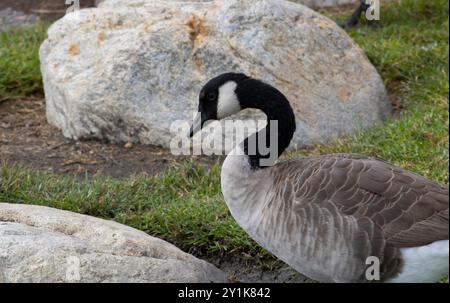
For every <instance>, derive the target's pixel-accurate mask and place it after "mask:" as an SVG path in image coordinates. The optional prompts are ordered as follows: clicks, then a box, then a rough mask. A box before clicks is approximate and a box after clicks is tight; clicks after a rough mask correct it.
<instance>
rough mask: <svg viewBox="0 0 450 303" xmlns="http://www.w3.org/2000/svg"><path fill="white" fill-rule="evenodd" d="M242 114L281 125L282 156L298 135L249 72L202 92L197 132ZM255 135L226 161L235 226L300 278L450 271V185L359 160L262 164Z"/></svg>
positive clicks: (398, 277)
mask: <svg viewBox="0 0 450 303" xmlns="http://www.w3.org/2000/svg"><path fill="white" fill-rule="evenodd" d="M245 108H256V109H260V110H262V111H263V112H264V113H265V114H266V115H267V118H268V120H269V121H270V120H276V121H278V132H277V134H276V135H278V144H277V146H276V147H278V151H279V154H281V153H282V152H283V151H284V150H285V149H286V147H287V146H288V145H289V142H290V141H291V139H292V136H293V134H294V131H295V116H294V113H293V111H292V108H291V106H290V104H289V102H288V100H287V99H286V97H285V96H284V95H283V94H282V93H281V92H280V91H278V90H277V89H275V88H274V87H272V86H270V85H268V84H266V83H263V82H262V81H259V80H256V79H252V78H250V77H247V76H246V75H244V74H237V73H227V74H223V75H220V76H218V77H216V78H213V79H212V80H210V81H209V82H208V83H207V84H206V85H205V86H204V87H203V89H202V90H201V92H200V97H199V113H198V116H197V117H196V119H195V121H194V124H193V125H192V127H191V129H190V136H191V137H192V136H193V135H194V134H195V133H196V132H197V131H199V130H200V129H201V128H202V127H203V126H204V125H205V123H206V121H208V120H220V119H223V118H225V117H227V116H230V115H232V114H235V113H237V112H239V111H240V110H242V109H245ZM262 131H263V130H261V131H260V133H261V132H262ZM265 131H266V133H265V134H270V124H268V126H266V128H265ZM256 136H257V135H256ZM250 139H251V137H249V138H246V139H245V140H244V142H243V143H242V144H239V145H237V146H236V147H235V149H234V150H233V152H232V153H230V154H229V155H228V156H227V158H226V159H225V161H224V163H223V166H222V172H221V186H222V192H223V196H224V198H225V201H226V203H227V205H228V207H229V209H230V211H231V214H232V215H233V217H234V218H235V220H236V221H237V223H238V224H239V225H240V226H241V227H242V228H243V229H244V230H245V231H246V232H247V233H248V234H249V235H250V236H251V237H252V238H253V239H254V240H255V241H256V242H257V243H259V244H260V245H261V246H262V247H265V248H266V249H267V250H269V251H270V252H272V253H273V254H274V255H275V256H277V257H278V258H279V259H281V260H283V261H284V262H286V263H287V264H289V265H290V266H291V267H293V268H294V269H296V270H297V271H298V272H300V273H302V274H304V275H306V276H308V277H310V278H312V279H315V280H318V281H322V282H364V281H367V279H366V271H367V266H368V265H366V261H367V260H368V258H369V257H372V258H373V257H376V258H378V260H379V262H380V264H381V265H380V280H381V281H388V282H435V281H438V280H439V279H440V278H441V277H442V276H444V275H445V274H448V252H449V246H448V233H449V221H448V204H449V200H448V188H445V187H443V186H441V185H439V184H437V183H435V182H433V181H430V180H427V179H425V178H423V177H421V176H418V175H416V174H414V173H411V172H409V171H406V170H403V169H401V168H398V167H395V166H392V165H390V164H388V163H386V162H383V161H381V160H377V159H373V158H368V157H364V156H360V155H352V154H336V155H324V156H320V157H309V158H298V159H293V160H289V161H284V162H279V163H276V164H275V165H273V166H268V167H264V166H261V165H260V163H261V161H260V160H262V159H263V158H267V155H266V156H263V153H260V152H259V150H258V151H257V152H256V153H254V154H253V155H251V154H250V153H249V152H248V151H249V142H250V141H249V140H250ZM242 151H245V153H242ZM239 152H241V154H239ZM271 152H272V147H271ZM249 154H250V155H249Z"/></svg>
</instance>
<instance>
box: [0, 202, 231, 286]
mask: <svg viewBox="0 0 450 303" xmlns="http://www.w3.org/2000/svg"><path fill="white" fill-rule="evenodd" d="M226 281H227V278H226V276H225V274H224V273H223V272H222V271H220V270H219V269H217V268H216V267H214V266H213V265H211V264H209V263H207V262H205V261H202V260H199V259H197V258H195V257H193V256H192V255H189V254H186V253H184V252H182V251H181V250H179V249H178V248H176V247H175V246H173V245H172V244H169V243H167V242H165V241H163V240H160V239H157V238H154V237H151V236H149V235H147V234H146V233H144V232H141V231H138V230H135V229H133V228H130V227H127V226H124V225H121V224H118V223H115V222H112V221H106V220H101V219H97V218H93V217H89V216H84V215H80V214H76V213H71V212H67V211H62V210H57V209H53V208H48V207H42V206H33V205H20V204H6V203H0V283H5V282H50V283H51V282H183V283H184V282H226Z"/></svg>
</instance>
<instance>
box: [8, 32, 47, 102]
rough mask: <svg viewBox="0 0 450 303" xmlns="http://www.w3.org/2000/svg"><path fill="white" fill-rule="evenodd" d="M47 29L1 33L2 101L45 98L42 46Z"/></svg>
mask: <svg viewBox="0 0 450 303" xmlns="http://www.w3.org/2000/svg"><path fill="white" fill-rule="evenodd" d="M46 30H47V25H46V24H44V23H38V24H37V25H36V26H30V27H27V28H23V29H13V30H9V31H6V32H0V99H6V98H21V97H25V96H27V95H30V94H36V93H41V94H43V87H42V77H41V73H40V65H39V46H40V45H41V43H42V41H44V39H45V37H46Z"/></svg>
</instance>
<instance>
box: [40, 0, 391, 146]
mask: <svg viewBox="0 0 450 303" xmlns="http://www.w3.org/2000/svg"><path fill="white" fill-rule="evenodd" d="M40 59H41V66H42V67H41V68H42V74H43V80H44V88H45V96H46V102H47V118H48V121H49V122H50V123H52V124H54V125H56V126H57V127H59V128H60V129H62V131H63V134H64V135H65V136H66V137H70V138H74V139H79V138H103V139H108V140H111V141H113V142H139V143H144V144H156V145H161V146H165V147H169V146H170V144H171V142H173V138H174V135H175V134H174V133H173V132H171V126H173V125H183V126H185V127H187V126H188V124H189V122H190V121H191V120H192V115H193V113H194V112H195V111H196V108H197V102H198V101H197V100H198V93H199V90H200V88H201V87H202V85H203V84H204V83H205V82H206V81H207V80H209V79H210V78H212V77H213V76H216V75H218V74H220V73H223V72H229V71H239V72H244V73H246V74H249V75H251V76H254V77H257V78H260V79H262V80H264V81H266V82H268V83H271V84H273V85H274V86H276V87H277V88H278V89H280V90H281V91H282V92H283V93H284V94H285V95H286V96H287V97H288V99H289V100H290V102H291V104H292V106H293V108H294V110H295V114H296V117H297V131H296V133H295V135H294V139H293V143H292V145H291V146H309V145H313V144H317V143H323V142H327V141H329V140H332V139H335V138H337V137H339V136H342V135H346V134H350V133H352V132H354V131H355V130H358V129H364V128H368V127H371V126H373V125H374V124H376V123H379V122H380V121H382V120H383V119H384V118H385V117H386V115H387V114H388V113H389V111H390V105H389V102H388V97H387V94H386V90H385V87H384V85H383V81H382V80H381V78H380V76H379V74H378V73H377V71H376V70H375V68H374V67H373V66H372V64H371V63H370V62H369V60H368V59H367V58H366V56H365V55H364V53H363V51H362V50H361V49H360V48H359V47H358V46H357V45H356V44H355V43H354V42H353V41H352V40H351V38H349V36H348V35H347V34H346V33H345V31H344V30H342V29H341V28H339V27H338V26H337V25H336V24H335V23H334V22H333V21H331V20H329V19H328V18H326V17H324V16H321V15H320V14H318V13H316V12H314V11H312V10H311V9H309V8H307V7H306V6H303V5H300V4H296V3H292V2H289V1H280V0H227V1H225V0H223V1H221V0H217V1H212V2H183V1H167V2H166V1H156V0H129V1H123V0H108V1H105V2H103V3H101V4H100V5H99V7H98V8H92V9H84V10H81V11H79V12H77V13H72V14H68V15H66V16H65V17H64V18H62V19H61V20H59V21H57V22H56V23H54V24H53V25H52V26H51V27H50V29H49V31H48V39H47V40H46V41H45V42H44V43H43V44H42V46H41V49H40ZM238 117H240V118H249V117H252V118H254V119H262V118H263V117H262V116H261V114H259V113H255V112H252V111H248V112H245V113H242V114H240V115H239V116H238ZM235 118H236V117H235ZM175 121H178V122H180V121H184V122H183V123H181V122H180V124H173V123H174V122H175ZM174 129H177V128H176V127H175V128H173V129H172V130H174ZM217 137H221V133H220V134H217Z"/></svg>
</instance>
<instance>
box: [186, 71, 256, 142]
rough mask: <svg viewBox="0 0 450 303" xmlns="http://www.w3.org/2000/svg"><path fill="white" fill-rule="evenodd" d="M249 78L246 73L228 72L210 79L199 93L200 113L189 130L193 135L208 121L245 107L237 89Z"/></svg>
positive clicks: (231, 113)
mask: <svg viewBox="0 0 450 303" xmlns="http://www.w3.org/2000/svg"><path fill="white" fill-rule="evenodd" d="M246 79H249V77H247V76H246V75H244V74H239V73H226V74H222V75H220V76H217V77H215V78H213V79H211V80H209V81H208V83H206V84H205V86H203V88H202V90H201V91H200V95H199V104H198V114H197V116H196V117H195V119H194V123H193V124H192V126H191V129H190V131H189V136H190V137H192V136H193V135H194V134H195V133H196V132H198V131H200V130H201V129H202V127H203V126H204V125H205V123H206V122H207V121H212V120H220V119H223V118H226V117H228V116H230V115H233V114H235V113H237V112H239V111H240V110H241V109H242V108H243V107H242V105H241V103H240V101H239V98H238V96H237V93H236V89H237V88H238V87H239V85H240V84H241V83H242V82H243V81H245V80H246Z"/></svg>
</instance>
